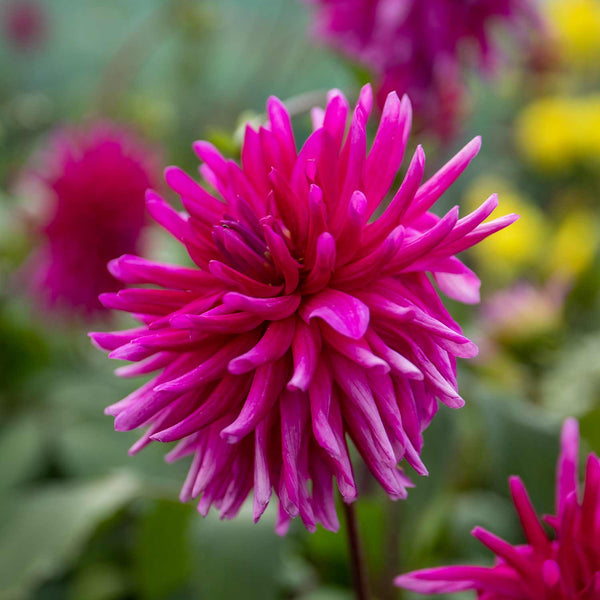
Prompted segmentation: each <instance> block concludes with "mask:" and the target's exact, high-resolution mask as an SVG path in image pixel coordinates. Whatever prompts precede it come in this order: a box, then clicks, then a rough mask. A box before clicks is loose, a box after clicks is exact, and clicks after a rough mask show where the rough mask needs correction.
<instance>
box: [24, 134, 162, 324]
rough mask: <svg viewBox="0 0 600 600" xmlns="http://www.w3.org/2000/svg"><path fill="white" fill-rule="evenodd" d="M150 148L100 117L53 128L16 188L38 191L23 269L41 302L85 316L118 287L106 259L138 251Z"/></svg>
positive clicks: (149, 173) (150, 171)
mask: <svg viewBox="0 0 600 600" xmlns="http://www.w3.org/2000/svg"><path fill="white" fill-rule="evenodd" d="M150 154H151V152H150V151H149V150H148V149H146V148H145V147H144V146H143V145H142V144H141V143H140V142H139V141H138V140H137V139H136V138H135V137H134V136H133V135H132V134H131V133H130V132H128V131H127V130H125V129H123V128H120V127H117V126H116V125H112V124H109V123H100V124H96V125H94V126H92V127H89V128H88V129H86V130H82V131H79V130H74V129H62V130H60V131H58V132H57V133H55V134H54V135H53V136H52V137H51V139H50V142H49V144H48V145H47V146H46V147H45V148H44V149H43V151H42V153H41V154H40V156H39V157H38V159H39V160H37V161H34V162H38V163H39V166H37V167H36V166H34V167H32V168H31V169H30V170H29V171H27V173H26V174H25V176H24V177H23V180H24V181H23V182H22V187H23V188H24V189H28V190H29V189H30V190H32V192H33V193H37V194H38V195H40V196H41V198H40V200H41V201H42V202H43V203H44V204H45V206H44V209H43V210H44V211H45V212H46V215H45V217H44V219H45V221H44V223H43V226H42V227H41V228H40V230H39V231H38V233H37V237H38V238H39V242H40V247H39V248H37V250H36V251H35V253H34V255H33V257H32V258H31V259H30V261H29V264H28V265H27V267H26V269H25V272H26V276H27V277H28V279H29V280H30V287H31V288H32V292H33V293H34V294H35V296H36V298H37V299H39V300H40V301H41V302H42V303H43V304H44V305H45V306H46V307H47V308H50V309H53V308H56V309H58V310H68V311H71V312H72V311H75V312H78V313H80V314H82V315H83V316H88V317H89V316H92V315H94V314H95V313H98V312H102V311H104V310H105V309H104V307H103V306H102V305H101V304H100V302H99V301H98V295H99V294H100V293H101V292H104V291H107V290H114V291H116V290H118V289H120V288H121V287H123V286H122V284H120V283H119V282H118V281H117V280H116V279H115V278H114V277H113V276H112V275H111V274H110V273H109V272H108V270H107V268H106V263H107V262H108V261H109V260H111V259H113V258H116V257H118V256H120V255H121V254H123V253H127V252H136V251H137V250H139V240H140V233H141V231H142V227H143V225H144V221H145V201H144V194H145V192H146V190H147V189H148V188H149V187H152V186H153V185H154V182H155V180H154V176H153V168H154V164H153V162H154V159H153V158H149V155H150Z"/></svg>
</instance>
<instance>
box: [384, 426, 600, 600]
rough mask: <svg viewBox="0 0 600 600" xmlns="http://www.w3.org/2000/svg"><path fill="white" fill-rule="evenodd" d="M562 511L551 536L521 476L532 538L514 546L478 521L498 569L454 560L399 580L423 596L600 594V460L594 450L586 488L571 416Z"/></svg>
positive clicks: (547, 599)
mask: <svg viewBox="0 0 600 600" xmlns="http://www.w3.org/2000/svg"><path fill="white" fill-rule="evenodd" d="M561 446H562V448H561V454H560V458H559V461H558V470H557V482H556V515H555V516H552V517H546V518H545V520H546V522H547V523H548V524H549V525H550V526H551V527H552V528H553V529H554V531H555V532H556V537H555V539H554V540H551V539H550V538H549V537H548V534H547V532H546V530H545V529H544V527H543V526H542V524H541V523H540V521H539V520H538V517H537V516H536V514H535V510H534V508H533V506H532V505H531V501H530V500H529V496H528V495H527V491H526V490H525V487H524V486H523V483H522V481H521V479H519V478H518V477H512V478H511V479H510V490H511V493H512V497H513V502H514V504H515V508H516V509H517V513H518V515H519V519H520V521H521V525H522V527H523V532H524V534H525V538H526V540H527V543H526V544H524V545H522V546H511V545H510V544H508V543H507V542H505V541H504V540H502V539H500V538H498V537H496V536H495V535H493V534H492V533H489V532H488V531H486V530H485V529H482V528H480V527H477V528H475V529H474V530H473V535H474V536H475V537H476V538H477V539H478V540H480V541H481V542H482V543H483V544H484V545H485V546H487V547H488V548H489V549H490V550H491V551H492V552H494V554H496V556H497V560H496V564H495V566H493V567H475V566H452V567H440V568H436V569H425V570H422V571H415V572H414V573H408V574H407V575H402V576H400V577H398V578H397V579H396V585H398V586H400V587H404V588H406V589H409V590H413V591H415V592H420V593H422V594H441V593H452V592H459V591H462V590H475V591H476V592H477V597H478V598H480V599H481V600H508V599H510V600H598V598H600V459H598V457H597V456H595V455H594V454H590V455H589V456H588V460H587V469H586V480H585V487H584V489H583V490H581V491H580V490H579V489H578V488H579V482H578V446H579V430H578V424H577V421H576V420H574V419H569V420H567V421H566V422H565V424H564V427H563V432H562V443H561Z"/></svg>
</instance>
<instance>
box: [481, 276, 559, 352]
mask: <svg viewBox="0 0 600 600" xmlns="http://www.w3.org/2000/svg"><path fill="white" fill-rule="evenodd" d="M568 291H569V288H568V286H567V285H565V284H564V283H563V282H561V281H555V280H551V281H550V282H548V283H547V284H546V285H544V286H543V287H540V286H535V285H533V284H532V283H530V282H528V281H519V282H517V283H515V284H514V285H512V286H510V287H508V288H506V289H502V290H500V291H498V292H496V293H494V294H493V295H492V296H491V297H490V298H488V300H487V301H484V302H483V303H482V306H481V319H480V321H481V322H480V328H481V330H482V332H483V334H484V335H485V336H486V337H488V338H489V339H490V340H495V341H496V342H507V343H510V342H517V341H519V340H527V339H532V338H535V337H536V336H538V335H542V334H545V333H548V332H551V331H553V330H556V329H557V328H558V327H559V326H560V324H561V322H562V316H563V310H564V305H565V299H566V296H567V293H568Z"/></svg>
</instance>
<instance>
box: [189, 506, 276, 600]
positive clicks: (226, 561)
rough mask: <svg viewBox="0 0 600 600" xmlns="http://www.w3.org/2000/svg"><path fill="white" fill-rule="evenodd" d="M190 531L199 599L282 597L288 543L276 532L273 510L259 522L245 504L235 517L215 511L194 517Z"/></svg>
mask: <svg viewBox="0 0 600 600" xmlns="http://www.w3.org/2000/svg"><path fill="white" fill-rule="evenodd" d="M268 512H269V511H268ZM265 517H267V518H265ZM191 532H192V535H193V538H192V544H193V548H194V554H193V556H194V574H193V579H194V588H195V590H196V591H197V595H196V597H198V598H243V599H244V600H265V599H267V598H276V597H277V591H278V588H279V585H280V581H279V580H280V576H279V573H280V571H281V565H282V555H283V551H284V548H285V543H286V542H285V540H284V539H282V538H280V537H279V536H277V535H276V534H275V532H274V531H273V520H272V519H270V518H268V514H265V516H264V517H263V519H261V521H260V522H259V523H258V524H257V525H255V524H254V523H253V522H252V514H251V511H250V509H249V506H248V505H246V506H245V507H244V509H242V511H241V512H240V514H239V515H238V516H237V517H236V518H235V519H234V520H233V521H219V519H218V517H217V516H215V515H214V514H211V515H209V516H208V517H207V518H206V519H204V520H203V519H202V518H200V517H198V518H196V519H193V520H192V528H191Z"/></svg>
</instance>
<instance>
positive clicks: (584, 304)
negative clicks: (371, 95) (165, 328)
mask: <svg viewBox="0 0 600 600" xmlns="http://www.w3.org/2000/svg"><path fill="white" fill-rule="evenodd" d="M8 2H9V0H0V5H4V4H8ZM39 5H40V6H41V8H42V9H43V11H44V14H45V24H46V31H45V35H44V38H43V40H42V41H41V43H40V44H39V47H36V48H30V49H26V50H23V49H19V48H15V47H14V46H13V45H11V44H10V42H9V40H8V39H7V38H6V36H4V37H3V39H1V40H0V599H2V600H4V599H6V600H8V599H21V598H33V599H36V600H53V599H66V600H130V599H131V600H133V599H136V600H138V599H139V600H158V599H167V600H187V599H190V600H191V599H200V598H201V599H207V600H208V599H211V600H212V599H220V598H224V599H230V598H231V599H234V598H235V599H237V598H243V599H245V600H254V599H257V600H258V599H260V600H270V599H298V600H344V599H348V598H352V593H351V588H350V586H351V583H350V573H349V571H348V566H347V553H346V539H345V532H344V531H343V530H342V531H340V532H339V533H338V534H332V533H328V532H325V531H323V530H322V529H319V530H318V532H317V533H315V534H308V533H307V532H306V531H304V530H303V529H302V527H300V526H299V525H297V524H296V525H295V526H293V527H292V529H291V531H290V534H289V535H288V536H287V537H286V538H283V539H282V538H279V537H277V536H276V535H275V534H274V532H273V515H272V514H269V513H267V515H266V518H264V519H263V521H262V522H261V523H260V524H259V525H253V524H252V521H251V515H250V512H249V511H248V510H243V511H242V513H241V514H240V515H239V517H238V518H237V519H235V520H234V521H233V522H219V521H218V519H217V518H216V517H214V516H212V515H211V516H209V518H207V519H202V518H201V517H200V516H199V515H197V514H196V511H195V508H194V506H190V505H181V504H179V502H178V501H177V496H178V493H179V487H180V485H181V483H182V482H183V479H184V476H185V471H186V466H187V465H185V464H176V465H169V466H167V465H166V464H165V463H164V460H163V455H164V452H163V449H162V448H160V447H158V446H152V447H149V448H148V449H146V450H144V452H142V453H141V454H140V455H138V456H136V457H134V458H130V457H128V455H127V448H128V447H129V446H130V445H131V444H132V443H133V441H134V440H135V439H136V436H137V434H136V433H130V434H125V433H119V434H117V433H115V432H114V431H113V427H112V419H111V418H109V417H106V416H104V415H103V409H104V407H105V406H107V405H108V404H111V403H113V402H115V401H116V400H118V399H120V398H121V397H123V396H124V395H126V394H127V393H128V392H129V391H131V390H132V389H133V387H134V386H135V385H136V384H135V382H132V381H120V380H117V379H116V378H115V377H114V376H113V374H112V369H113V368H114V367H115V365H114V364H110V361H109V360H108V359H107V358H106V357H105V356H104V355H102V354H101V353H100V352H98V351H97V350H95V349H93V348H92V347H91V345H90V344H89V341H88V339H87V337H86V336H85V333H86V331H87V329H86V325H85V324H83V323H77V322H70V323H65V322H64V320H59V319H58V318H57V319H54V318H52V317H50V316H48V315H47V314H40V313H39V312H38V311H37V310H36V309H35V307H34V306H33V305H32V303H31V302H30V300H29V299H28V298H27V297H26V295H25V294H23V292H22V290H21V286H20V285H19V278H18V275H17V274H18V272H19V268H20V266H21V265H22V264H23V261H24V260H25V259H26V257H27V255H28V253H29V251H30V246H31V243H32V241H31V239H30V236H29V235H28V224H27V213H28V210H29V205H28V198H27V197H25V196H24V194H23V193H22V192H19V190H18V186H16V182H17V180H18V176H19V173H20V171H21V169H22V168H23V165H24V164H25V163H26V161H27V160H28V157H29V156H30V155H31V153H32V152H34V151H35V150H36V149H37V148H38V147H39V146H40V144H42V143H43V140H44V136H45V134H46V133H47V132H49V131H50V130H51V129H52V128H54V127H55V126H57V125H59V124H63V123H67V122H84V121H86V120H89V119H90V118H94V117H97V116H103V117H110V118H113V119H116V120H119V121H122V122H125V123H128V124H130V125H131V126H132V127H134V128H136V129H137V130H138V131H139V132H140V133H141V134H142V135H144V136H146V138H147V139H148V140H150V141H151V142H154V143H155V144H156V145H157V146H159V147H160V148H162V154H163V162H164V164H173V163H176V164H179V165H181V166H183V167H185V168H187V169H189V170H191V169H193V168H195V166H196V161H195V158H194V156H193V154H192V152H191V148H190V145H191V142H192V141H194V140H195V139H210V140H211V141H213V143H215V144H216V145H217V146H219V147H220V148H221V149H223V151H224V152H226V153H228V154H232V155H235V154H236V152H238V143H239V135H238V134H239V131H240V126H241V125H242V124H243V123H244V122H245V121H247V120H249V119H252V118H256V117H258V116H259V115H260V114H261V111H262V109H263V106H264V102H265V100H266V98H267V97H268V95H270V94H275V95H278V96H279V97H280V98H282V99H289V98H292V97H297V96H299V95H300V102H301V103H302V102H303V96H302V95H303V94H307V93H308V94H310V95H309V97H310V98H312V97H313V93H314V97H315V98H320V97H322V94H321V92H322V91H323V90H326V89H328V88H331V87H340V88H342V89H343V90H344V91H345V92H346V93H347V94H348V95H349V96H350V97H351V98H354V97H356V94H357V91H358V88H359V85H360V84H361V83H362V82H364V81H365V80H366V77H367V76H366V74H365V73H364V71H363V70H362V69H360V68H358V67H356V66H354V65H351V64H349V63H347V62H346V61H345V60H344V59H343V58H342V57H340V56H337V55H335V54H333V53H332V52H331V51H329V50H327V49H326V48H323V47H319V45H318V44H316V43H315V41H314V40H313V39H311V38H310V37H309V35H308V34H307V29H308V24H309V13H308V10H307V8H306V6H305V5H303V4H302V2H300V1H295V0H213V1H200V0H163V1H157V0H85V1H82V0H45V1H43V0H40V1H39ZM544 10H545V11H546V14H547V15H548V17H549V20H550V26H549V28H550V30H551V32H552V43H551V44H550V45H549V46H548V47H546V48H545V49H543V50H541V54H540V56H538V57H537V59H538V60H537V62H536V61H534V60H530V61H529V62H527V61H524V60H513V61H512V63H513V64H515V65H516V66H515V67H514V68H512V69H507V70H503V71H502V73H500V76H499V78H498V80H497V81H495V82H491V81H479V80H478V79H477V78H476V77H474V76H473V77H472V80H471V81H470V82H469V84H470V95H471V104H472V114H471V117H470V119H469V121H468V122H467V123H466V124H465V127H464V131H463V134H461V136H459V137H458V138H457V139H454V140H451V141H450V142H448V144H447V145H445V146H441V145H440V144H439V143H438V142H436V140H435V139H434V138H433V137H431V136H428V135H427V133H426V132H424V133H423V135H421V136H420V137H419V141H420V142H423V143H424V146H425V150H426V152H427V153H428V165H429V167H428V168H429V169H430V172H431V171H433V170H434V168H435V167H436V166H439V165H440V164H441V163H442V162H443V161H444V160H445V159H447V158H449V156H450V154H451V153H452V152H453V151H456V150H458V149H459V148H460V147H461V145H462V144H463V143H464V142H465V141H466V140H468V139H469V138H470V137H473V136H474V135H476V134H482V135H483V138H484V146H483V150H482V153H481V154H480V156H479V157H478V158H477V159H476V161H475V162H474V163H473V165H472V166H471V167H470V168H469V170H468V171H467V173H466V174H465V176H464V178H463V179H462V180H461V181H460V182H459V184H457V186H456V187H455V189H453V190H452V191H451V193H449V194H448V197H447V198H446V199H444V200H443V201H442V203H441V206H440V207H439V210H442V209H443V208H444V203H445V204H446V206H449V205H452V204H456V203H459V204H461V205H462V206H464V207H465V209H467V208H473V206H474V205H475V203H476V202H481V201H483V200H484V199H485V198H486V197H487V196H488V195H490V194H491V193H492V192H496V191H497V192H499V193H500V206H501V211H502V213H506V212H511V211H516V212H519V213H520V214H521V215H522V219H521V221H520V222H519V223H517V225H515V226H514V227H513V228H511V229H510V230H508V231H507V232H505V233H502V234H499V235H498V236H497V237H496V238H495V239H492V240H490V241H488V242H486V243H484V244H482V245H481V246H480V247H479V248H478V249H477V251H476V252H473V253H472V254H471V255H470V256H469V257H467V260H468V261H469V262H470V263H471V264H472V265H474V267H475V268H476V270H477V271H478V273H479V274H480V276H481V277H482V280H483V282H484V283H483V289H482V304H481V306H480V307H467V308H465V307H462V306H458V305H453V306H451V310H452V311H453V313H454V314H455V315H457V317H458V318H459V320H460V321H461V323H463V324H464V325H465V330H466V331H467V333H468V335H470V336H471V337H472V338H473V339H474V340H475V341H477V342H478V343H479V344H480V346H481V350H482V351H481V356H480V357H479V358H478V359H476V360H474V361H471V362H470V363H469V364H466V362H464V361H463V363H462V364H461V365H460V369H461V373H460V378H459V382H460V385H461V389H462V395H463V397H464V398H465V399H466V400H467V406H466V407H465V408H464V409H462V410H461V411H460V412H453V411H451V410H449V409H446V408H442V409H441V410H440V413H439V416H438V417H437V419H436V420H434V423H433V425H432V426H431V428H430V430H429V431H428V432H427V433H426V436H425V440H426V447H425V452H424V453H425V457H424V458H425V462H426V464H427V465H428V467H429V469H430V477H429V478H427V479H424V478H418V477H417V476H416V475H414V476H413V479H414V480H415V483H416V484H417V486H416V488H415V489H414V490H412V491H411V492H410V494H409V498H408V500H407V501H405V502H399V503H392V502H390V501H389V500H387V499H386V498H385V497H384V496H383V494H382V493H381V492H380V491H379V490H378V488H377V486H375V485H374V484H373V482H372V481H370V480H369V478H368V476H367V475H364V476H363V478H362V479H363V481H362V491H363V495H362V497H361V500H360V502H359V503H358V506H357V510H358V516H359V521H360V527H361V531H362V535H363V538H364V543H365V546H366V552H367V556H368V563H369V569H370V576H371V584H372V588H373V591H374V596H375V597H376V598H378V599H379V600H392V599H395V598H400V597H403V598H405V599H408V598H413V597H414V598H416V596H411V595H410V594H409V593H406V592H405V593H404V594H401V592H400V591H399V590H394V589H392V587H391V585H390V584H391V580H392V578H393V576H394V575H396V574H398V573H399V572H403V571H407V570H409V569H414V568H421V567H426V566H433V565H440V564H446V563H451V562H464V561H468V562H470V561H478V562H482V563H486V564H489V561H490V560H491V556H490V555H489V554H488V553H487V552H486V551H485V550H483V549H482V548H480V547H479V545H478V544H477V543H475V541H474V540H472V539H471V538H470V536H469V531H470V529H471V528H472V527H473V526H474V525H483V526H485V527H488V528H490V529H492V530H493V531H494V532H496V533H498V534H500V535H502V536H504V537H506V539H509V540H510V541H512V542H518V541H519V540H521V533H520V531H519V527H518V522H517V518H516V516H515V514H514V512H513V511H512V509H511V504H510V501H509V498H508V493H507V477H508V476H509V475H510V474H518V475H520V476H521V477H522V478H523V479H524V480H525V483H526V484H527V486H528V488H529V490H530V493H531V495H532V498H533V500H534V503H535V505H536V507H537V508H538V509H539V511H540V512H550V511H552V508H553V487H554V468H555V467H554V465H555V460H556V456H557V449H558V431H559V428H560V424H561V422H562V419H563V418H564V417H565V416H567V415H574V416H577V417H579V418H580V422H581V427H582V433H583V437H584V442H583V443H584V447H585V449H586V450H589V449H593V450H595V451H596V452H600V319H599V317H600V259H599V253H598V239H599V237H598V233H599V230H600V226H599V203H598V195H599V194H598V192H599V189H600V185H599V184H600V171H599V167H600V93H599V92H598V81H599V80H600V71H599V70H598V64H600V63H599V62H598V59H599V58H600V42H599V40H600V2H599V1H598V0H573V1H570V2H568V3H565V2H563V1H561V0H557V1H556V2H546V3H545V4H544ZM505 41H506V40H505ZM506 46H507V52H509V49H508V46H509V44H506ZM509 53H510V52H509ZM512 58H513V59H515V58H517V59H518V58H519V57H512ZM540 65H541V66H540ZM295 121H296V125H297V126H298V128H299V130H300V131H304V132H307V131H308V127H309V122H308V116H307V114H306V113H303V114H300V115H298V116H297V117H296V118H295ZM416 143H417V142H416V141H411V146H412V147H414V146H415V144H416ZM503 207H504V209H503ZM150 236H151V240H152V244H151V248H152V254H154V255H155V256H160V257H161V258H165V257H167V258H169V259H170V260H177V259H178V253H180V252H181V250H180V249H178V248H175V247H173V245H172V244H170V243H169V242H168V240H166V239H165V237H163V236H162V234H161V233H160V232H158V231H153V232H151V233H150ZM179 257H180V255H179ZM449 304H450V303H449ZM119 318H120V317H119ZM123 323H124V324H127V323H128V322H127V321H126V320H125V319H123ZM103 326H104V327H105V324H102V323H101V324H98V325H96V328H98V327H103ZM92 328H94V327H92ZM417 479H418V480H417ZM454 597H455V598H456V597H460V596H456V595H455V596H454ZM470 597H472V595H469V594H466V595H464V596H462V598H470Z"/></svg>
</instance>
